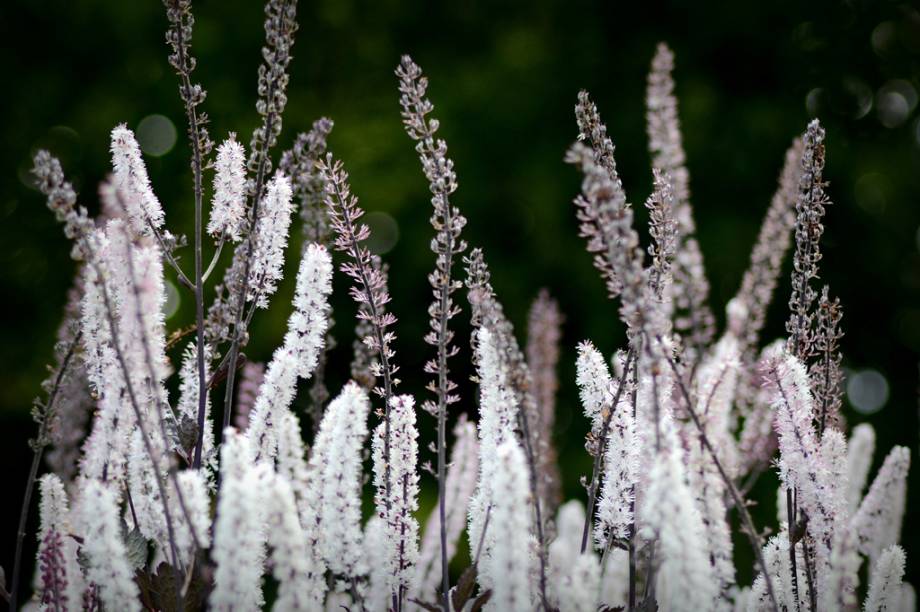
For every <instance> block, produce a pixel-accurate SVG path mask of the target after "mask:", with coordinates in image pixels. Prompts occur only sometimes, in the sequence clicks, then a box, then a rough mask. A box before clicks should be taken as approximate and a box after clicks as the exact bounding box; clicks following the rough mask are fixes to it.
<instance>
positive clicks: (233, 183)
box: [208, 134, 246, 242]
mask: <svg viewBox="0 0 920 612" xmlns="http://www.w3.org/2000/svg"><path fill="white" fill-rule="evenodd" d="M214 166H215V171H214V197H213V199H212V200H211V218H210V220H209V221H208V233H209V234H211V235H212V236H215V237H216V236H225V237H227V238H229V239H230V240H232V241H233V242H239V241H240V240H242V238H243V224H244V222H245V221H246V209H245V206H246V202H245V198H246V193H245V187H246V152H245V151H244V150H243V145H241V144H240V143H239V142H237V140H236V135H235V134H230V137H229V138H227V140H225V141H224V142H223V143H221V145H220V146H219V147H217V160H216V162H215V164H214Z"/></svg>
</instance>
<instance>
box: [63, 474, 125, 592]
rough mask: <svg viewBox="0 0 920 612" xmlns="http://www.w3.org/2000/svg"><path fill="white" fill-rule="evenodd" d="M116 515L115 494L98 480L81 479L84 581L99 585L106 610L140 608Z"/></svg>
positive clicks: (78, 514) (79, 531)
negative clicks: (84, 557)
mask: <svg viewBox="0 0 920 612" xmlns="http://www.w3.org/2000/svg"><path fill="white" fill-rule="evenodd" d="M118 515H119V512H118V499H117V498H116V497H115V493H114V492H113V491H112V490H111V489H110V488H109V487H107V486H105V485H104V484H102V483H101V482H99V481H97V480H93V479H87V480H84V481H83V487H82V491H81V497H80V501H79V505H78V507H77V523H78V524H79V528H78V533H79V534H80V535H81V536H82V537H83V546H82V550H83V553H84V554H85V556H86V565H85V570H86V579H87V582H90V583H93V584H95V585H96V586H97V587H98V589H99V598H100V599H101V600H102V603H103V604H104V605H105V607H106V608H107V609H109V610H140V609H141V606H140V603H139V593H138V590H137V584H135V582H134V570H133V569H132V568H131V564H130V563H129V561H128V553H127V551H126V550H125V544H124V542H123V541H122V539H121V538H122V536H121V521H120V519H119V516H118Z"/></svg>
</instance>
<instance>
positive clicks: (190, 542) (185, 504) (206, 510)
mask: <svg viewBox="0 0 920 612" xmlns="http://www.w3.org/2000/svg"><path fill="white" fill-rule="evenodd" d="M176 482H177V483H178V485H179V492H181V493H182V500H181V504H182V505H181V506H180V501H179V496H178V495H177V493H176V489H175V484H174V483H172V482H170V493H171V495H170V498H171V500H172V503H171V504H170V505H171V506H172V507H174V508H180V507H182V508H184V511H182V512H178V513H176V518H177V520H176V523H175V524H176V548H178V549H179V551H178V552H179V562H180V563H182V565H184V566H188V564H189V563H191V561H192V559H193V558H194V554H195V543H196V541H197V543H198V545H199V546H201V547H202V548H208V546H209V544H210V539H211V536H210V531H211V500H210V498H209V496H208V483H207V481H206V479H205V475H204V473H203V472H202V471H201V470H182V471H180V472H179V473H177V474H176ZM186 512H187V513H188V517H186ZM190 523H191V524H190Z"/></svg>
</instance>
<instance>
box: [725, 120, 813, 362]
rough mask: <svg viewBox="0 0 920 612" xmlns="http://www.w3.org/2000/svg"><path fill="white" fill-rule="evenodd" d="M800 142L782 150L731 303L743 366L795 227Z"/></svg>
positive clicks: (753, 352) (754, 343)
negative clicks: (736, 309)
mask: <svg viewBox="0 0 920 612" xmlns="http://www.w3.org/2000/svg"><path fill="white" fill-rule="evenodd" d="M801 160H802V140H801V139H798V138H797V139H796V140H795V141H794V142H793V143H792V146H790V147H789V149H788V150H787V151H786V158H785V163H784V164H783V169H782V172H781V173H780V176H779V183H778V186H777V189H776V193H775V194H774V195H773V199H772V200H771V201H770V206H769V208H768V209H767V213H766V215H765V216H764V219H763V223H762V224H761V226H760V233H759V234H758V235H757V243H756V244H755V245H754V248H753V249H752V250H751V261H750V264H749V265H748V269H747V270H746V271H745V272H744V277H743V278H742V280H741V287H740V288H739V289H738V293H736V294H735V297H734V299H733V300H732V301H733V302H740V303H741V304H743V305H744V308H745V313H746V316H744V317H740V318H738V323H739V324H740V327H739V329H738V330H736V333H735V335H736V336H737V337H738V339H739V340H740V341H741V343H742V350H741V353H742V355H743V357H744V361H745V363H748V364H749V363H752V362H753V361H754V358H755V355H756V351H757V344H758V341H759V339H760V331H761V330H762V329H763V325H764V322H765V321H766V318H767V307H768V306H769V305H770V302H771V301H772V300H773V292H774V290H775V289H776V283H777V280H778V279H779V275H780V272H781V271H782V266H783V260H784V259H785V257H786V253H787V252H788V251H789V246H790V245H791V243H792V228H793V227H794V226H795V202H796V198H797V195H798V183H799V176H800V174H801V167H802V165H801Z"/></svg>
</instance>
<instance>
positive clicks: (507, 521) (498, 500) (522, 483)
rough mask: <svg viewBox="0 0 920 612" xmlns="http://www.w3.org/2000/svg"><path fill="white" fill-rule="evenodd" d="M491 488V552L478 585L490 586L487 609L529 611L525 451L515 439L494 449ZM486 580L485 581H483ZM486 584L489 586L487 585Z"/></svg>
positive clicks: (531, 568)
mask: <svg viewBox="0 0 920 612" xmlns="http://www.w3.org/2000/svg"><path fill="white" fill-rule="evenodd" d="M495 461H496V463H497V465H496V470H495V476H494V479H493V480H492V481H491V482H489V483H488V484H489V486H490V488H491V489H492V503H493V506H492V518H491V520H490V522H491V524H490V526H489V531H490V532H491V533H492V534H493V535H492V536H490V539H492V541H493V544H492V550H491V554H490V555H489V556H488V557H486V558H484V559H483V560H482V570H481V573H480V584H482V585H483V587H484V588H491V589H492V596H491V597H490V598H489V601H488V602H487V603H486V607H485V609H486V610H502V611H505V610H507V611H509V612H517V611H524V610H532V609H533V605H534V593H533V591H532V589H531V578H530V576H531V572H533V571H534V569H535V564H534V561H535V559H534V555H533V548H532V546H533V542H532V538H533V536H532V535H531V526H532V525H533V521H532V519H531V517H530V510H529V508H530V505H531V502H530V499H529V498H530V489H529V486H528V479H529V477H528V475H527V462H526V459H525V457H524V451H523V450H522V449H521V447H520V445H519V444H518V443H517V441H516V440H514V439H509V440H507V441H506V442H503V443H502V444H501V445H499V446H498V447H497V448H496V449H495ZM483 583H485V584H483ZM486 585H488V587H486Z"/></svg>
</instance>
